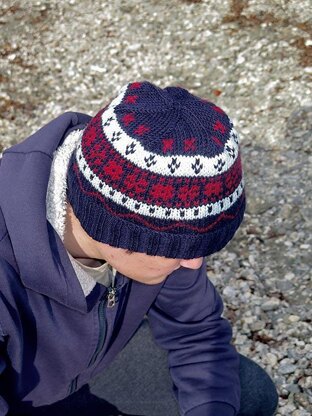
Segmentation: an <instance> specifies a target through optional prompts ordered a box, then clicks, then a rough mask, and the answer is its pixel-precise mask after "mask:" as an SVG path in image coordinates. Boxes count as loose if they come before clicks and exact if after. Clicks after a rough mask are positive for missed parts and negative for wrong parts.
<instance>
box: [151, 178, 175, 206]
mask: <svg viewBox="0 0 312 416" xmlns="http://www.w3.org/2000/svg"><path fill="white" fill-rule="evenodd" d="M173 192H174V188H173V186H172V185H163V184H161V183H158V184H156V185H154V186H153V187H152V189H151V191H150V195H151V197H152V198H154V199H156V200H158V201H164V202H165V201H169V200H170V199H171V198H172V197H173Z"/></svg>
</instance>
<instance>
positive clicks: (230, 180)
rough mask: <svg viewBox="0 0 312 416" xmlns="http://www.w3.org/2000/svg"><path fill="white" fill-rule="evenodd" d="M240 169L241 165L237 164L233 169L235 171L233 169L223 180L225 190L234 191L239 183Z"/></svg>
mask: <svg viewBox="0 0 312 416" xmlns="http://www.w3.org/2000/svg"><path fill="white" fill-rule="evenodd" d="M240 169H241V164H240V163H238V164H237V165H236V167H235V169H233V170H232V171H231V172H230V173H229V174H228V175H227V177H226V179H225V186H226V188H227V189H228V190H229V191H230V192H233V191H234V189H236V188H237V187H238V185H239V183H240V181H241V175H240V172H241V171H240Z"/></svg>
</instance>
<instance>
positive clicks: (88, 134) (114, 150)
mask: <svg viewBox="0 0 312 416" xmlns="http://www.w3.org/2000/svg"><path fill="white" fill-rule="evenodd" d="M81 136H82V137H81V142H80V143H79V145H78V147H77V150H76V151H75V152H74V154H73V155H72V158H71V161H70V166H69V171H68V177H67V182H68V183H67V184H68V194H67V196H68V199H69V202H70V204H71V205H72V207H73V210H74V213H75V215H76V216H77V218H78V219H79V221H80V223H81V225H82V227H83V228H84V230H85V231H86V232H87V233H88V234H89V235H90V236H91V237H92V238H93V239H94V240H97V241H99V242H103V243H106V244H109V245H111V246H114V247H119V248H124V249H128V250H131V251H135V252H142V253H146V254H149V255H157V256H165V257H168V258H181V259H192V258H197V257H202V256H207V255H209V254H212V253H214V252H216V251H219V250H221V249H222V248H223V247H224V246H225V245H226V244H227V243H228V242H229V241H230V240H231V238H232V237H233V235H234V233H235V231H236V230H237V228H238V227H239V225H240V223H241V221H242V219H243V215H244V209H245V193H244V181H243V173H242V165H241V158H240V149H239V142H238V135H237V133H236V131H235V129H234V127H233V124H232V122H231V120H230V119H229V117H228V116H227V115H226V114H225V113H224V112H223V111H222V110H221V109H220V108H219V107H217V106H216V105H214V104H213V103H211V102H209V101H207V100H203V99H201V98H199V97H196V96H194V95H192V94H190V93H189V92H188V91H187V90H185V89H183V88H180V87H167V88H164V89H161V88H158V87H157V86H155V85H153V84H151V83H149V82H134V83H131V84H128V85H126V86H124V87H123V88H122V89H121V91H120V93H119V95H118V96H117V98H115V99H114V100H113V101H112V102H111V103H110V104H109V105H108V106H107V107H105V108H104V109H102V110H101V111H100V112H99V113H98V114H97V115H96V116H95V117H94V118H92V119H91V120H90V122H89V123H88V125H87V126H86V128H85V130H84V131H83V132H82V133H81Z"/></svg>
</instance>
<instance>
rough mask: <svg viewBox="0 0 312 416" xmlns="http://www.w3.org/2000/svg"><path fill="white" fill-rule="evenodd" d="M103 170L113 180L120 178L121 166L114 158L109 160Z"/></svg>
mask: <svg viewBox="0 0 312 416" xmlns="http://www.w3.org/2000/svg"><path fill="white" fill-rule="evenodd" d="M103 170H104V172H105V173H106V175H108V176H110V177H111V178H112V179H113V180H118V179H120V177H121V175H122V173H123V169H122V167H121V166H120V165H118V164H117V163H116V162H115V161H114V160H110V161H109V162H108V163H107V165H106V166H105V167H104V169H103Z"/></svg>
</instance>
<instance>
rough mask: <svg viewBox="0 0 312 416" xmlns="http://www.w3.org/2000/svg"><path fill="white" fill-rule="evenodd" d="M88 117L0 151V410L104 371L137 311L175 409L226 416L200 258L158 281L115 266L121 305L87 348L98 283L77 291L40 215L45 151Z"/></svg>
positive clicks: (220, 349)
mask: <svg viewBox="0 0 312 416" xmlns="http://www.w3.org/2000/svg"><path fill="white" fill-rule="evenodd" d="M89 119H90V117H89V116H87V115H84V114H79V113H65V114H63V115H61V116H60V117H58V118H57V119H55V120H53V121H52V122H51V123H49V124H47V125H46V126H44V127H43V128H42V129H40V130H39V131H38V132H36V133H35V134H34V135H32V136H30V137H29V138H28V139H26V140H24V141H23V142H21V143H19V144H17V145H14V146H12V147H11V148H9V149H7V150H6V151H5V152H4V153H3V157H2V160H1V165H0V416H2V415H5V414H6V413H7V412H8V411H10V412H12V413H16V414H19V413H20V414H22V413H25V412H26V410H27V409H28V408H30V407H31V406H35V407H36V406H42V405H46V404H51V403H54V402H56V401H58V400H60V399H63V398H64V397H66V396H67V395H68V394H70V393H71V392H73V391H74V390H75V389H78V388H79V387H81V386H82V385H83V384H85V383H87V382H88V380H89V379H90V377H93V376H94V375H95V374H97V373H99V372H100V371H105V368H106V367H107V366H108V364H109V363H110V362H111V361H112V360H113V359H114V357H115V356H116V354H117V353H118V352H119V351H120V350H121V349H122V348H123V347H124V346H125V344H126V343H127V342H128V341H129V339H130V338H131V336H132V335H133V333H134V332H135V330H136V329H137V328H138V326H139V324H140V322H141V321H142V319H143V317H144V315H145V314H148V316H149V320H150V324H151V327H152V331H153V333H154V336H155V338H156V341H157V342H158V343H159V345H160V346H162V347H163V348H165V349H167V350H168V351H169V367H170V371H171V376H172V380H173V383H174V392H175V394H176V396H177V399H178V401H179V405H180V409H181V414H182V415H187V416H210V415H211V416H215V415H222V416H234V415H235V414H236V413H237V412H238V410H239V400H240V385H239V371H238V369H239V358H238V353H237V352H236V350H235V348H234V347H233V346H232V345H231V344H230V342H231V337H232V331H231V327H230V325H229V323H228V322H227V321H226V320H225V319H223V318H222V317H221V314H222V311H223V304H222V300H221V298H220V296H219V294H218V293H217V292H216V290H215V288H214V286H213V285H212V283H211V282H210V281H209V279H208V278H207V274H206V265H205V262H204V264H203V266H202V267H201V268H200V269H198V270H191V269H187V268H183V267H181V268H180V269H178V270H175V271H174V272H173V273H172V274H171V275H170V276H168V277H167V279H166V280H165V282H163V283H161V284H158V285H144V284H142V283H138V282H135V281H132V280H130V279H128V278H126V277H125V276H121V275H120V274H119V273H118V272H117V277H118V279H119V280H118V281H120V282H124V283H123V286H124V287H123V289H124V293H126V295H124V296H123V299H124V305H123V308H122V309H121V311H122V312H121V313H120V314H119V316H118V320H117V323H116V325H115V329H114V332H113V334H112V337H111V339H110V342H109V344H107V346H106V347H105V349H103V350H100V351H99V350H98V348H97V347H98V345H99V332H100V325H101V317H100V315H99V311H100V308H101V305H103V299H104V298H105V296H106V293H105V292H106V288H105V287H104V286H102V285H100V284H97V285H96V287H95V289H94V290H93V291H92V293H91V295H89V296H88V297H87V298H86V297H85V296H84V294H83V292H82V289H81V286H80V284H79V281H78V279H77V277H76V275H75V272H74V270H73V268H72V265H71V262H70V260H69V257H68V254H67V251H66V250H65V248H64V245H63V243H62V241H61V240H60V238H59V236H58V235H57V233H56V232H55V230H54V229H53V227H52V226H51V224H50V223H49V222H48V221H47V219H46V204H45V198H46V191H47V185H48V180H49V174H50V169H51V162H52V159H53V152H54V151H55V149H56V148H57V147H58V146H59V145H60V144H61V143H62V141H63V140H64V137H65V136H66V134H68V133H69V132H70V131H71V130H72V129H76V128H78V127H81V126H83V125H85V124H86V123H87V122H88V120H89ZM109 313H114V311H111V312H108V314H109ZM107 319H109V316H108V318H107ZM25 409H26V410H25Z"/></svg>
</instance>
